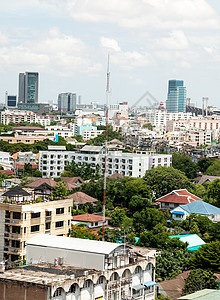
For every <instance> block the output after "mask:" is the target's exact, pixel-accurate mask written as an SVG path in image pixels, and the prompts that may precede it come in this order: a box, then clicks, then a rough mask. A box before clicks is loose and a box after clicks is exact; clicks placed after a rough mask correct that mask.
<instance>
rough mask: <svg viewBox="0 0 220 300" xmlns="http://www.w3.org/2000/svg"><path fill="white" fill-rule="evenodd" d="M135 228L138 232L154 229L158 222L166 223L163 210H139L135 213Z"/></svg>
mask: <svg viewBox="0 0 220 300" xmlns="http://www.w3.org/2000/svg"><path fill="white" fill-rule="evenodd" d="M133 224H134V229H135V231H136V232H137V233H141V232H143V231H145V230H152V229H153V228H154V227H155V226H156V225H157V224H162V225H165V224H166V219H165V216H164V214H163V212H161V211H159V210H157V209H156V208H149V207H147V208H145V209H143V210H142V211H141V212H139V211H137V212H136V213H134V215H133Z"/></svg>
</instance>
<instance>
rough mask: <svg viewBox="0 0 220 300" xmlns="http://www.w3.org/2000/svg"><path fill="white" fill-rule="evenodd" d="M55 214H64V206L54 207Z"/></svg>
mask: <svg viewBox="0 0 220 300" xmlns="http://www.w3.org/2000/svg"><path fill="white" fill-rule="evenodd" d="M56 214H57V215H61V214H64V207H60V208H57V209H56Z"/></svg>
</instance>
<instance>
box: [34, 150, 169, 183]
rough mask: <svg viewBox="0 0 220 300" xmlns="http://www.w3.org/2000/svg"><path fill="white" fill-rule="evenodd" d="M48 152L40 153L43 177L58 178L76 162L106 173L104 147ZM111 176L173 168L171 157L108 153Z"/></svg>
mask: <svg viewBox="0 0 220 300" xmlns="http://www.w3.org/2000/svg"><path fill="white" fill-rule="evenodd" d="M48 149H49V150H46V151H40V152H39V170H40V171H41V172H42V175H43V177H53V178H55V177H59V176H60V175H61V173H62V172H63V171H64V167H65V165H66V164H68V163H70V162H71V161H72V160H74V161H75V162H76V163H77V164H79V165H81V164H82V163H83V162H84V163H89V164H91V166H92V167H94V168H95V166H96V165H97V164H98V165H99V166H100V168H101V171H102V172H103V171H104V155H105V154H104V147H103V146H88V145H86V146H84V147H83V148H82V149H80V150H79V151H78V152H74V151H66V148H65V146H49V147H48ZM107 162H108V163H107V168H108V174H109V175H111V174H114V173H119V174H122V175H124V176H131V177H143V176H144V175H145V172H146V170H149V169H151V168H152V167H158V166H165V167H170V166H171V164H172V156H171V155H168V154H153V155H149V154H147V153H146V152H145V153H144V152H140V153H123V152H122V151H109V152H108V159H107Z"/></svg>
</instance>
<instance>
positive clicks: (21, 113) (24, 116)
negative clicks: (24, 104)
mask: <svg viewBox="0 0 220 300" xmlns="http://www.w3.org/2000/svg"><path fill="white" fill-rule="evenodd" d="M20 122H28V123H36V114H35V113H33V112H32V111H27V110H5V111H2V112H1V123H2V124H4V125H8V124H9V123H20Z"/></svg>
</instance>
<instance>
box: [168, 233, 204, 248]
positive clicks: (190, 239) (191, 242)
mask: <svg viewBox="0 0 220 300" xmlns="http://www.w3.org/2000/svg"><path fill="white" fill-rule="evenodd" d="M174 237H177V238H179V239H180V240H181V241H182V242H183V243H188V247H187V248H188V249H189V248H191V247H196V246H201V245H205V242H204V241H203V240H202V239H201V238H200V237H199V236H198V235H197V234H181V235H170V238H174Z"/></svg>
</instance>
